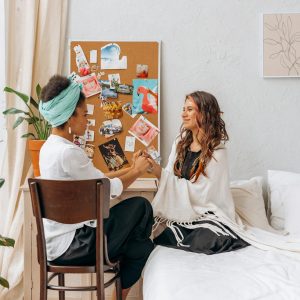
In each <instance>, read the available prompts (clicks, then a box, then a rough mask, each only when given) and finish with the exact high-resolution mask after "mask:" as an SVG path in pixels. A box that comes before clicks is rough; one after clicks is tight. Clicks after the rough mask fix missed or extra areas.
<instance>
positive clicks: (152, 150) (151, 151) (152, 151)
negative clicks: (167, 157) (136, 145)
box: [146, 145, 161, 164]
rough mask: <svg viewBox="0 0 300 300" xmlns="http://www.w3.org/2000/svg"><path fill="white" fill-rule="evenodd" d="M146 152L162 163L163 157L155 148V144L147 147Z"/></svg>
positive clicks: (158, 162)
mask: <svg viewBox="0 0 300 300" xmlns="http://www.w3.org/2000/svg"><path fill="white" fill-rule="evenodd" d="M146 152H147V153H148V154H149V155H150V156H151V158H152V159H153V160H154V161H155V162H156V163H157V164H160V161H161V157H160V155H159V153H158V151H157V150H156V149H155V147H154V146H153V145H151V146H150V147H148V148H146Z"/></svg>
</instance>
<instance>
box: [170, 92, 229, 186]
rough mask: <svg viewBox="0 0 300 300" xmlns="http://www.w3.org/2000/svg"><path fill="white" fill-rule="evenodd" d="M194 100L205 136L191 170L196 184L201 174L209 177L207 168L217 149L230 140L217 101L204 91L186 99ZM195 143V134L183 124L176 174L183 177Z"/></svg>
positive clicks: (199, 123) (177, 151)
mask: <svg viewBox="0 0 300 300" xmlns="http://www.w3.org/2000/svg"><path fill="white" fill-rule="evenodd" d="M187 98H191V99H193V101H194V103H195V104H196V106H197V109H198V115H197V124H198V130H200V129H201V131H203V136H202V137H201V140H199V143H200V145H201V152H200V155H199V157H198V158H197V159H196V160H195V162H194V164H193V167H192V168H191V172H190V178H194V182H195V181H196V180H197V179H198V177H199V176H200V174H203V175H204V176H207V174H206V173H205V168H206V166H207V164H208V163H209V161H210V160H211V158H212V157H213V152H214V150H215V148H216V147H217V146H218V145H219V144H220V143H221V142H222V141H223V142H226V141H228V140H229V137H228V134H227V132H226V129H225V123H224V121H223V120H222V118H221V115H222V111H221V110H220V107H219V104H218V101H217V99H216V98H215V97H214V96H213V95H211V94H209V93H207V92H203V91H196V92H193V93H191V94H189V95H187V96H186V97H185V101H186V100H187ZM192 142H193V133H192V131H191V130H189V129H185V128H184V127H183V124H182V125H181V129H180V141H179V142H178V144H177V148H176V153H177V157H176V160H175V163H174V174H175V175H176V176H178V177H181V170H182V166H183V162H184V159H185V156H186V154H187V151H188V149H189V147H190V145H191V143H192Z"/></svg>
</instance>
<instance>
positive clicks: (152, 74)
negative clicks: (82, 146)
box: [69, 40, 160, 178]
mask: <svg viewBox="0 0 300 300" xmlns="http://www.w3.org/2000/svg"><path fill="white" fill-rule="evenodd" d="M109 44H114V45H115V44H117V45H118V46H119V48H120V55H119V57H120V60H121V58H122V57H124V56H126V57H127V66H126V68H124V69H120V68H119V69H104V68H102V67H105V65H104V64H103V63H101V48H102V47H106V46H107V45H109ZM77 45H80V46H81V49H82V51H83V53H84V55H85V57H86V60H87V62H88V64H89V68H90V72H91V73H92V74H96V75H98V82H99V83H100V85H101V82H104V81H107V80H109V75H112V74H119V76H120V83H119V84H121V85H123V84H126V85H131V86H132V90H133V80H135V90H133V95H130V94H121V93H114V95H115V94H117V98H116V99H113V98H110V97H108V98H107V99H106V100H105V103H106V104H107V103H112V101H114V102H115V103H118V104H119V105H120V106H123V105H124V104H126V103H130V104H131V105H133V101H136V100H133V98H134V97H136V86H137V84H136V82H137V80H138V82H139V83H140V82H144V81H148V82H151V81H154V80H157V86H156V88H157V90H156V94H155V95H156V100H157V107H156V111H157V112H156V111H152V112H151V111H149V112H148V113H147V112H146V113H145V112H144V113H138V114H136V116H135V117H132V116H130V115H129V114H127V113H126V112H125V111H124V110H123V109H122V111H121V110H120V114H121V115H122V116H121V117H120V114H119V115H118V117H117V119H119V120H120V121H121V123H122V131H121V132H119V133H117V134H114V135H113V136H110V137H105V136H104V135H101V134H100V132H99V129H100V127H101V126H102V127H103V122H104V121H107V114H105V112H104V109H103V101H102V100H101V99H99V98H100V97H99V96H100V95H102V93H100V94H99V93H97V94H95V95H92V96H90V97H87V98H86V103H87V104H91V105H93V106H94V111H93V114H91V115H88V119H92V120H95V121H94V122H95V125H94V126H92V125H89V127H88V128H89V129H90V130H91V131H93V132H94V137H93V141H89V142H86V143H87V144H92V145H94V156H93V158H92V160H93V163H94V165H95V166H96V167H97V168H99V169H100V170H101V171H102V172H109V171H113V170H112V164H111V163H108V162H107V157H106V161H105V159H104V156H103V155H102V154H101V152H100V150H99V145H103V144H106V145H107V142H111V141H113V140H114V139H117V140H118V142H119V144H120V146H121V148H122V150H123V153H124V154H125V157H126V159H127V161H128V163H126V161H125V163H124V164H123V166H121V167H118V168H125V167H128V166H130V165H131V162H132V155H133V153H134V152H136V151H138V150H140V149H146V148H147V147H150V146H154V148H155V149H156V150H157V151H158V152H160V143H159V138H160V134H159V133H158V134H157V135H156V136H155V138H154V139H153V140H152V141H151V142H150V143H149V144H148V141H147V143H146V144H145V141H144V143H143V140H139V139H137V138H135V146H134V152H131V151H125V139H126V137H128V136H130V137H132V136H133V135H131V134H130V133H129V130H130V129H131V128H132V126H133V125H134V124H135V122H136V121H137V120H138V119H139V118H140V116H143V117H145V118H146V120H148V121H149V122H150V123H151V124H153V127H156V128H157V129H158V130H159V131H160V120H159V115H160V78H159V75H160V69H159V68H160V44H159V42H125V41H122V42H119V41H80V40H78V41H71V42H70V50H69V51H70V73H72V72H75V73H77V74H78V75H79V76H81V77H83V76H85V75H86V74H82V73H81V74H80V72H82V70H79V68H78V59H77V63H76V53H75V51H74V47H76V46H77ZM93 50H94V51H93ZM95 50H96V51H95ZM90 51H92V52H93V53H91V52H90ZM102 53H103V56H104V52H102ZM137 65H146V66H148V76H147V78H139V77H137ZM115 67H119V66H117V65H116V66H115ZM123 67H124V66H123ZM99 75H100V76H99ZM142 76H143V75H142ZM154 82H155V81H154ZM103 87H104V86H103V85H102V92H103ZM115 91H116V89H115ZM103 95H104V92H103ZM134 95H135V96H134ZM144 96H145V95H144ZM141 97H143V96H141ZM102 99H103V98H102ZM119 101H120V102H119ZM114 116H115V115H114ZM151 124H150V125H151ZM102 133H103V132H102ZM108 144H109V143H108ZM146 145H147V146H146ZM100 148H101V149H102V150H103V149H104V148H103V146H101V147H100ZM105 151H106V150H105ZM123 160H124V157H123ZM118 168H117V169H118ZM115 170H116V169H115ZM143 178H153V175H151V174H144V175H143Z"/></svg>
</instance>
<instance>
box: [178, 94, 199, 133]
mask: <svg viewBox="0 0 300 300" xmlns="http://www.w3.org/2000/svg"><path fill="white" fill-rule="evenodd" d="M197 117H198V118H199V117H200V113H199V111H198V108H197V105H196V104H195V102H194V100H193V98H192V97H190V96H189V97H187V99H186V100H185V103H184V105H183V108H182V113H181V118H182V123H183V127H184V128H185V129H189V130H191V131H194V130H198V129H199V126H198V123H197Z"/></svg>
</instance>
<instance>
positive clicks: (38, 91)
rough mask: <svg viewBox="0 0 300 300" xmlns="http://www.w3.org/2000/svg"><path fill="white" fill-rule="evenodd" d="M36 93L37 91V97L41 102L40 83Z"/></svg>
mask: <svg viewBox="0 0 300 300" xmlns="http://www.w3.org/2000/svg"><path fill="white" fill-rule="evenodd" d="M35 91H36V95H37V97H38V99H39V100H40V96H41V91H42V88H41V86H40V84H39V83H38V84H37V85H36V87H35Z"/></svg>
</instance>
